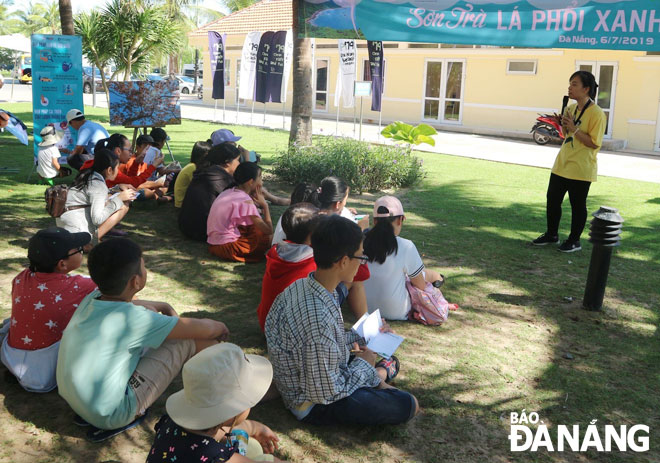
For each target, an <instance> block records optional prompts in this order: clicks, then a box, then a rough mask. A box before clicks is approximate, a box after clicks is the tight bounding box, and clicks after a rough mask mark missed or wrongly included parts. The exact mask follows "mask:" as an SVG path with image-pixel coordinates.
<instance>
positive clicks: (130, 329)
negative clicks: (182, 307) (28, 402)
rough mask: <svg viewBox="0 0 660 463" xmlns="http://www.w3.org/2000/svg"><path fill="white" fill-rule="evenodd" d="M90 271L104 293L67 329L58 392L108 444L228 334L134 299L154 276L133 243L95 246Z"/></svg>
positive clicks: (89, 300) (93, 436)
mask: <svg viewBox="0 0 660 463" xmlns="http://www.w3.org/2000/svg"><path fill="white" fill-rule="evenodd" d="M88 267H89V273H90V275H91V277H92V280H94V282H95V283H96V284H97V286H98V288H99V289H98V291H94V292H92V293H91V294H90V295H88V296H87V297H86V298H85V299H84V300H83V301H82V302H81V303H80V305H79V307H78V309H77V310H76V312H75V313H74V315H73V317H72V318H71V321H70V322H69V325H68V326H67V327H66V329H65V330H64V333H63V335H62V341H61V344H60V353H59V358H58V361H57V385H58V390H59V394H60V395H61V396H62V397H63V398H64V400H66V401H67V403H68V404H69V405H70V406H71V408H72V409H73V410H74V411H75V412H76V413H77V414H78V415H79V416H80V417H82V419H83V420H85V421H86V422H87V423H89V424H92V425H93V426H95V427H96V428H98V429H92V430H91V431H90V432H89V433H88V438H89V439H90V440H92V441H101V440H104V439H107V438H108V437H111V436H113V435H115V434H117V433H119V432H121V431H123V430H125V429H127V428H129V427H132V426H134V425H136V424H137V423H138V422H139V421H141V419H142V418H143V417H144V415H145V413H146V411H147V409H148V408H149V406H151V404H152V403H153V402H154V401H155V400H156V399H158V397H160V395H161V394H162V393H163V392H164V391H165V389H166V388H167V386H168V385H169V384H170V383H171V382H172V380H173V379H174V378H175V377H176V376H177V375H178V374H179V371H180V370H181V368H182V367H183V364H184V363H185V362H186V361H187V360H188V359H190V358H191V357H192V356H193V355H195V354H196V353H198V352H200V351H202V350H203V349H205V348H207V347H210V346H212V345H214V344H216V343H217V340H218V339H224V338H225V337H226V336H227V334H228V330H227V327H226V326H225V324H224V323H221V322H218V321H215V320H209V319H196V318H178V316H177V314H176V312H175V311H174V309H173V308H172V306H170V305H169V304H167V303H165V302H152V301H140V300H135V299H134V297H135V295H136V294H137V293H138V292H140V291H141V290H142V289H143V288H144V286H145V284H146V282H147V270H146V268H145V266H144V259H143V258H142V250H141V249H140V247H139V246H138V245H137V244H135V243H134V242H132V241H130V240H128V239H122V238H115V239H110V240H107V241H104V242H102V243H101V244H99V245H98V246H96V247H95V248H94V249H92V251H91V253H90V255H89V260H88ZM81 424H84V423H81ZM104 430H107V431H104Z"/></svg>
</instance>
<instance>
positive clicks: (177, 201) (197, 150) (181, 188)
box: [154, 129, 211, 207]
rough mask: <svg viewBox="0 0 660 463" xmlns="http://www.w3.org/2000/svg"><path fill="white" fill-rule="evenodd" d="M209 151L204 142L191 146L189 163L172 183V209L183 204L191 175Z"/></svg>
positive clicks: (207, 144) (208, 145)
mask: <svg viewBox="0 0 660 463" xmlns="http://www.w3.org/2000/svg"><path fill="white" fill-rule="evenodd" d="M154 130H155V129H154ZM210 149H211V144H210V143H208V142H205V141H198V142H197V143H195V144H194V145H193V148H192V152H191V153H190V163H189V164H188V165H187V166H186V167H184V168H183V169H181V172H179V175H177V177H176V181H175V183H174V207H181V205H182V204H183V198H184V197H185V196H186V191H187V190H188V186H189V185H190V182H191V181H192V178H193V174H194V173H195V171H196V170H197V168H198V167H199V165H200V163H201V162H203V161H204V159H205V158H206V156H207V155H208V154H209V150H210Z"/></svg>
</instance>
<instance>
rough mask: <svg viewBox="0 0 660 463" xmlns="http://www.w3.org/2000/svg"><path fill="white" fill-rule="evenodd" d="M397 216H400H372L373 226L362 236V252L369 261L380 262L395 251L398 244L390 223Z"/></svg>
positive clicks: (397, 248)
mask: <svg viewBox="0 0 660 463" xmlns="http://www.w3.org/2000/svg"><path fill="white" fill-rule="evenodd" d="M399 217H401V216H400V215H399V216H394V217H375V218H374V226H373V227H372V228H371V229H370V230H369V231H368V232H367V234H366V236H365V237H364V254H365V255H366V256H367V257H368V258H369V262H378V263H379V264H382V263H384V262H385V259H387V257H388V256H389V255H391V254H396V253H397V251H398V250H399V244H398V243H397V241H396V234H395V233H394V226H393V225H392V223H393V222H394V221H395V220H396V219H398V218H399Z"/></svg>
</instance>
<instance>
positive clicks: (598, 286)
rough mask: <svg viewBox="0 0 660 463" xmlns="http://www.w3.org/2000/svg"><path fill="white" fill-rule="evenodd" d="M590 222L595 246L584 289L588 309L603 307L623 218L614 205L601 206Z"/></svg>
mask: <svg viewBox="0 0 660 463" xmlns="http://www.w3.org/2000/svg"><path fill="white" fill-rule="evenodd" d="M593 216H594V219H593V220H592V221H591V222H590V223H591V227H590V231H589V241H590V242H591V243H593V245H594V247H593V250H592V251H591V262H590V263H589V274H588V276H587V286H586V288H585V290H584V300H583V301H582V305H583V306H584V308H585V309H587V310H600V309H601V308H602V307H603V297H604V296H605V286H606V285H607V275H608V273H609V271H610V260H611V258H612V248H614V247H615V246H619V244H621V243H620V242H621V236H619V235H621V229H622V228H623V219H622V218H621V216H620V215H619V211H618V210H617V209H614V208H613V207H607V206H601V207H600V209H598V210H597V211H596V212H594V213H593Z"/></svg>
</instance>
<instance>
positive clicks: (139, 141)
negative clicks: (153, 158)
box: [135, 135, 154, 146]
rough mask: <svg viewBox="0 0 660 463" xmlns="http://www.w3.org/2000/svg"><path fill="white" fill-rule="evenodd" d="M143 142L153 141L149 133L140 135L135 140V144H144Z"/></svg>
mask: <svg viewBox="0 0 660 463" xmlns="http://www.w3.org/2000/svg"><path fill="white" fill-rule="evenodd" d="M145 143H154V139H153V137H152V136H151V135H140V136H139V137H137V140H135V145H136V146H137V145H144V144H145Z"/></svg>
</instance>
